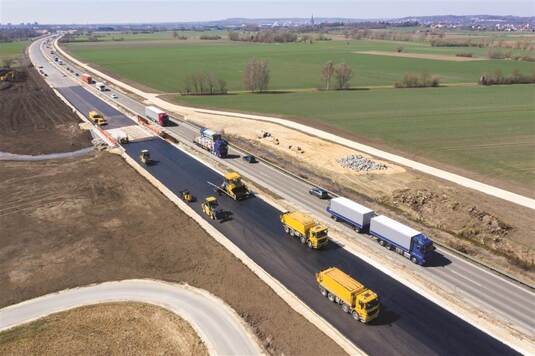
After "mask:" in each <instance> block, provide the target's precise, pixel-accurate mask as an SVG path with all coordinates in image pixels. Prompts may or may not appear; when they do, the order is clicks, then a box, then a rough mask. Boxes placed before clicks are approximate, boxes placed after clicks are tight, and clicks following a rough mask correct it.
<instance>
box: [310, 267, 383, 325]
mask: <svg viewBox="0 0 535 356" xmlns="http://www.w3.org/2000/svg"><path fill="white" fill-rule="evenodd" d="M316 281H317V282H318V285H319V288H320V292H321V294H322V295H323V296H325V297H327V298H328V299H329V300H330V301H331V302H333V303H338V304H340V305H341V307H342V310H343V311H344V312H345V313H350V314H351V315H352V316H353V318H354V319H355V320H359V321H360V322H362V323H369V322H370V321H372V320H373V319H375V318H377V317H378V316H379V311H380V307H381V303H380V302H379V297H378V296H377V294H376V293H375V292H373V291H372V290H370V289H368V288H366V287H364V285H363V284H361V283H360V282H358V281H357V280H355V279H353V278H352V277H351V276H349V275H348V274H346V273H345V272H343V271H342V270H340V269H338V268H336V267H330V268H327V269H325V270H323V271H320V272H318V273H316Z"/></svg>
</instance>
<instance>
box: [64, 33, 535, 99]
mask: <svg viewBox="0 0 535 356" xmlns="http://www.w3.org/2000/svg"><path fill="white" fill-rule="evenodd" d="M399 46H402V47H403V48H404V51H405V52H416V53H435V54H453V55H454V54H455V53H457V52H467V51H470V52H473V53H474V54H481V55H483V54H484V53H486V50H485V49H479V48H473V49H466V48H462V49H458V48H457V49H456V48H434V47H430V46H429V45H427V44H423V43H413V42H404V43H401V42H392V41H349V42H346V41H325V42H315V43H313V44H304V43H290V44H259V43H243V42H229V41H207V42H206V43H204V42H203V41H200V42H199V41H196V42H193V43H190V42H188V41H154V42H153V43H151V41H139V42H124V43H120V42H102V43H98V42H97V43H71V44H68V45H67V48H68V50H69V51H71V53H73V54H74V55H75V56H77V57H78V58H81V59H82V60H83V61H85V62H89V63H93V64H96V65H98V66H100V67H101V68H104V69H106V70H108V71H110V72H113V73H116V74H118V75H119V76H121V77H125V78H129V79H131V80H134V81H137V82H140V83H143V84H145V85H148V86H150V87H153V88H155V89H158V90H161V91H164V92H178V91H180V90H181V89H182V87H183V83H184V79H185V77H186V76H188V75H189V74H191V73H195V72H202V71H206V72H210V73H214V74H215V75H216V76H218V77H220V78H222V79H224V80H226V81H227V83H228V88H229V89H230V90H242V89H243V85H242V71H243V68H244V66H245V64H246V63H247V61H249V59H250V58H252V57H257V58H261V59H267V60H268V62H269V67H270V70H271V82H270V88H271V89H299V88H317V87H318V86H319V85H320V71H321V68H322V66H323V64H325V63H326V62H327V61H329V60H333V61H336V62H342V61H344V62H346V63H348V64H349V65H350V66H351V67H352V69H353V71H354V78H353V80H352V82H351V83H352V85H353V86H358V87H366V86H376V85H392V84H393V83H394V82H395V81H397V80H399V79H401V77H402V76H403V75H404V74H405V73H406V72H418V73H419V72H428V73H430V74H433V75H438V76H440V77H441V79H442V81H443V82H444V83H463V82H470V83H475V82H476V81H477V80H478V79H479V77H480V76H481V74H483V73H484V72H494V71H495V70H496V69H501V70H502V71H503V72H504V73H505V74H507V73H510V72H511V71H513V70H514V69H518V70H520V71H521V72H523V73H526V74H529V73H531V72H532V71H533V70H534V68H535V63H529V62H519V61H505V60H485V61H473V62H452V61H438V60H429V59H414V58H396V57H387V56H375V55H366V54H356V53H354V52H357V51H370V50H379V51H395V50H396V49H397V48H398V47H399ZM479 52H480V53H479Z"/></svg>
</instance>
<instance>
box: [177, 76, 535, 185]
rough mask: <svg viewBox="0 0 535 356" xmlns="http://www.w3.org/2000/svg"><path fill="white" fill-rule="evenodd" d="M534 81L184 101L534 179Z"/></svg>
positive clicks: (494, 173)
mask: <svg viewBox="0 0 535 356" xmlns="http://www.w3.org/2000/svg"><path fill="white" fill-rule="evenodd" d="M534 98H535V85H514V86H494V87H469V88H460V87H459V88H432V89H374V90H368V91H346V92H317V93H309V92H307V93H289V94H256V95H228V96H212V97H208V96H203V97H201V96H191V97H179V98H178V99H177V100H178V101H179V102H181V103H187V104H191V105H194V106H208V107H217V108H223V109H232V110H240V111H246V112H258V113H272V114H280V115H284V116H287V117H290V118H292V117H294V118H311V119H315V120H317V121H320V122H322V123H326V124H329V125H332V126H334V127H336V128H341V129H344V130H347V131H349V132H352V133H354V134H356V135H358V136H361V137H365V138H367V139H371V140H372V141H375V142H380V143H384V144H386V145H387V146H389V147H393V148H397V149H400V150H402V151H404V152H408V153H410V154H413V155H416V156H420V157H425V158H430V159H432V160H436V161H438V162H444V163H447V164H450V165H453V166H459V167H462V168H465V169H468V170H473V171H476V172H479V173H481V174H484V175H485V176H488V177H493V178H499V179H501V180H511V181H513V182H516V183H520V184H522V185H524V186H531V187H532V186H533V184H534V183H535V101H534Z"/></svg>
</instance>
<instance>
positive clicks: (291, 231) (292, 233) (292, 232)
mask: <svg viewBox="0 0 535 356" xmlns="http://www.w3.org/2000/svg"><path fill="white" fill-rule="evenodd" d="M288 230H290V236H292V237H293V236H294V231H293V230H292V229H288Z"/></svg>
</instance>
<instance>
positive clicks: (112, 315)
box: [0, 303, 208, 356]
mask: <svg viewBox="0 0 535 356" xmlns="http://www.w3.org/2000/svg"><path fill="white" fill-rule="evenodd" d="M147 350H150V353H151V354H166V355H179V356H181V355H183V356H187V355H200V356H203V355H208V350H207V349H206V346H205V345H204V344H203V343H202V341H201V339H200V338H199V336H198V335H197V333H196V332H195V330H193V328H192V327H191V326H190V325H189V324H188V323H187V322H186V321H184V320H183V319H181V318H179V317H178V316H176V315H175V314H173V313H171V312H169V311H167V310H166V309H163V308H160V307H156V306H154V305H149V304H142V303H109V304H99V305H91V306H86V307H81V308H76V309H73V310H69V311H65V312H61V313H57V314H53V315H51V316H48V317H46V318H43V319H40V320H37V321H34V322H32V323H30V324H26V325H22V326H19V327H16V328H14V329H11V330H9V331H6V332H3V333H1V334H0V354H3V355H51V356H52V355H104V354H113V355H119V354H121V355H126V354H127V355H146V354H147Z"/></svg>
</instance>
